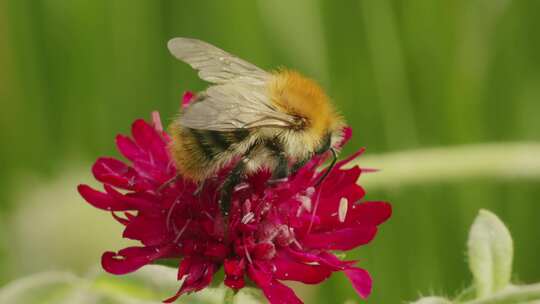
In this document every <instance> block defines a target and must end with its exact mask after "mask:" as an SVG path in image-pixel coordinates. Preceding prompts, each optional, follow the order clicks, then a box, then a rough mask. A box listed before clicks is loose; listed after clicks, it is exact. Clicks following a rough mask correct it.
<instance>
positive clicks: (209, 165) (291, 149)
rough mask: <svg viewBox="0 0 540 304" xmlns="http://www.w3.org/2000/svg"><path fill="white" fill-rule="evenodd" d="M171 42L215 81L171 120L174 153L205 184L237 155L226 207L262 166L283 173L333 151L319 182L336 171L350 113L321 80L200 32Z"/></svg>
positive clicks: (183, 169) (224, 193)
mask: <svg viewBox="0 0 540 304" xmlns="http://www.w3.org/2000/svg"><path fill="white" fill-rule="evenodd" d="M168 49H169V51H170V52H171V53H172V55H173V56H175V57H176V58H177V59H179V60H181V61H183V62H185V63H187V64H189V65H190V66H191V67H192V68H194V69H195V70H197V71H198V75H199V77H200V78H201V79H202V80H205V81H207V82H209V83H211V85H210V86H209V87H208V88H206V90H204V91H203V92H200V93H198V94H196V97H195V98H196V99H195V100H194V101H193V102H191V103H190V104H189V106H188V107H187V108H186V109H184V110H183V111H181V113H180V114H179V115H178V117H177V118H176V119H175V120H174V121H173V122H172V123H171V125H170V127H169V130H170V134H171V138H172V140H171V144H170V146H169V149H170V152H171V155H172V157H173V159H174V162H175V163H176V167H177V169H178V174H179V175H182V176H183V177H185V178H188V179H191V180H193V181H195V182H197V183H199V184H202V183H204V180H206V179H208V178H210V177H211V176H213V175H214V174H215V173H216V172H217V171H219V170H220V169H222V168H224V167H225V166H227V165H229V164H231V163H233V167H232V169H231V171H230V173H229V175H228V177H227V178H226V179H225V181H224V182H223V184H222V185H221V190H220V191H221V193H220V195H221V199H220V207H221V209H222V211H223V212H224V213H225V214H227V212H228V210H229V208H230V200H231V194H232V191H233V190H234V188H235V186H237V185H238V184H239V183H241V181H242V179H243V178H244V177H245V176H246V175H248V174H250V173H253V172H256V171H258V170H260V169H261V168H266V169H269V170H270V171H271V172H272V177H271V180H270V181H279V180H282V179H284V178H286V177H287V176H289V175H290V174H292V173H294V172H296V171H297V170H298V169H300V168H301V167H302V166H303V165H304V164H306V162H308V161H309V160H310V159H311V158H312V157H313V156H314V155H320V154H323V153H325V152H328V151H331V152H332V155H333V157H334V158H333V161H332V164H331V166H330V167H329V169H328V170H327V171H326V172H325V174H323V176H322V177H321V178H320V179H319V181H318V183H319V182H320V181H322V180H323V179H324V177H326V174H328V172H330V170H331V167H332V166H333V164H334V163H335V161H336V158H337V156H336V153H337V152H336V151H337V143H339V142H340V140H341V138H342V137H343V134H342V129H343V126H344V121H343V119H342V116H341V115H340V114H338V112H337V111H336V110H335V108H334V106H333V104H332V102H331V101H330V98H329V97H328V96H327V95H326V94H325V92H324V91H323V89H322V88H321V87H320V86H319V85H318V84H317V83H316V82H315V81H313V80H311V79H309V78H307V77H305V76H303V75H301V74H300V73H298V72H296V71H293V70H290V69H278V70H276V71H271V72H267V71H265V70H263V69H260V68H258V67H257V66H255V65H253V64H251V63H248V62H246V61H244V60H242V59H240V58H238V57H236V56H233V55H231V54H229V53H227V52H225V51H223V50H221V49H219V48H217V47H215V46H213V45H211V44H209V43H206V42H204V41H201V40H197V39H191V38H174V39H172V40H170V41H169V42H168Z"/></svg>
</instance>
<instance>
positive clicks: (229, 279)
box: [223, 276, 246, 290]
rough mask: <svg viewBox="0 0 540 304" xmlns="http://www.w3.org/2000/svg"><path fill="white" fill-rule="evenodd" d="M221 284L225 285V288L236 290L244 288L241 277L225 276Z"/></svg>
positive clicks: (244, 284)
mask: <svg viewBox="0 0 540 304" xmlns="http://www.w3.org/2000/svg"><path fill="white" fill-rule="evenodd" d="M223 283H224V284H225V286H228V287H230V288H232V289H236V290H238V289H241V288H244V286H246V282H245V280H244V277H243V276H238V277H236V276H226V277H225V280H224V282H223Z"/></svg>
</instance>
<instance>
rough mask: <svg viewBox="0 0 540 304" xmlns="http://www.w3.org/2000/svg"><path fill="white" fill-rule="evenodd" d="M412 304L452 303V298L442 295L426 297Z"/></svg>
mask: <svg viewBox="0 0 540 304" xmlns="http://www.w3.org/2000/svg"><path fill="white" fill-rule="evenodd" d="M411 304H452V302H450V300H448V299H445V298H440V297H425V298H421V299H420V300H418V301H416V302H413V303H411Z"/></svg>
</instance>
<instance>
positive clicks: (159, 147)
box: [131, 119, 169, 165]
mask: <svg viewBox="0 0 540 304" xmlns="http://www.w3.org/2000/svg"><path fill="white" fill-rule="evenodd" d="M131 132H132V134H133V139H135V142H136V143H137V145H138V146H139V147H140V148H141V149H142V150H144V151H145V152H147V153H148V154H149V156H150V158H149V162H150V163H151V164H157V163H160V164H161V165H166V164H167V163H168V162H169V155H168V153H167V148H166V143H165V142H164V141H163V139H162V138H161V136H159V134H158V132H157V131H156V130H155V129H154V128H152V126H150V125H149V124H148V123H146V122H145V121H144V120H142V119H138V120H136V121H135V122H134V123H133V125H132V127H131Z"/></svg>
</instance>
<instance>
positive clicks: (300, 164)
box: [291, 157, 311, 174]
mask: <svg viewBox="0 0 540 304" xmlns="http://www.w3.org/2000/svg"><path fill="white" fill-rule="evenodd" d="M310 159H311V158H310V157H306V158H304V159H301V160H299V161H297V162H296V163H294V165H293V166H292V168H291V174H295V173H296V172H298V170H300V169H301V168H302V167H303V166H304V165H305V164H307V162H308V161H309V160H310Z"/></svg>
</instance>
